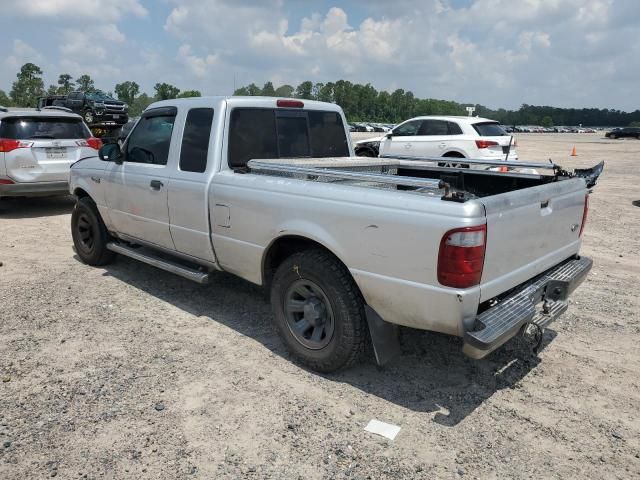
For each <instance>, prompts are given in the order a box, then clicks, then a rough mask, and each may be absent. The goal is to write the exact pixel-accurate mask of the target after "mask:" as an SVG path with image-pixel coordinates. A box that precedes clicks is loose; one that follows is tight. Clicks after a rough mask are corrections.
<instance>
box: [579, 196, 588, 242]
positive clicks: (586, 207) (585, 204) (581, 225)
mask: <svg viewBox="0 0 640 480" xmlns="http://www.w3.org/2000/svg"><path fill="white" fill-rule="evenodd" d="M588 213H589V194H588V193H587V194H586V195H585V197H584V210H583V211H582V224H580V233H579V234H578V236H579V237H581V236H582V232H583V231H584V225H585V223H587V214H588Z"/></svg>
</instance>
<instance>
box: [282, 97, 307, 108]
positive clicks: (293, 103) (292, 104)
mask: <svg viewBox="0 0 640 480" xmlns="http://www.w3.org/2000/svg"><path fill="white" fill-rule="evenodd" d="M276 104H277V105H278V106H279V107H283V108H304V103H303V102H301V101H300V100H282V99H281V100H278V101H277V102H276Z"/></svg>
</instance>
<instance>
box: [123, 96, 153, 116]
mask: <svg viewBox="0 0 640 480" xmlns="http://www.w3.org/2000/svg"><path fill="white" fill-rule="evenodd" d="M153 102H155V98H153V97H150V96H149V95H147V94H146V93H141V94H140V95H138V96H137V97H136V98H135V99H134V101H133V102H132V103H131V104H130V105H129V116H130V117H139V116H140V114H141V113H142V112H143V111H144V109H145V108H147V107H148V106H149V105H151V104H152V103H153Z"/></svg>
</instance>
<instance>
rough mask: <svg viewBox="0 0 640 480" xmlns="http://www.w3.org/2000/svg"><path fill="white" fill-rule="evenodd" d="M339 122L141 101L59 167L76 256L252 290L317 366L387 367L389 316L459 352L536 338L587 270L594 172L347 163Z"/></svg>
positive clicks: (231, 106) (255, 100) (318, 105)
mask: <svg viewBox="0 0 640 480" xmlns="http://www.w3.org/2000/svg"><path fill="white" fill-rule="evenodd" d="M346 125H347V124H346V121H345V117H344V114H343V112H342V110H341V109H340V107H338V106H337V105H333V104H328V103H322V102H314V101H307V100H304V101H301V100H296V99H276V98H266V97H202V98H189V99H179V100H166V101H162V102H157V103H154V104H152V105H151V106H150V107H149V108H147V110H145V112H143V114H142V116H141V118H140V120H139V121H138V122H137V123H136V125H135V127H134V128H133V130H132V132H131V133H130V134H129V136H128V137H127V139H126V141H125V142H124V144H123V145H122V147H120V146H119V145H117V144H108V145H105V146H103V147H102V148H101V149H100V151H99V153H98V156H96V157H92V158H87V159H84V160H82V161H79V162H77V163H76V164H74V165H73V166H72V168H71V175H70V192H71V193H72V194H73V195H75V196H76V198H77V203H76V205H75V207H74V210H73V213H72V217H71V233H72V237H73V242H74V246H75V249H76V252H77V254H78V256H79V257H80V258H81V259H82V260H83V261H84V262H86V263H87V264H90V265H96V266H97V265H105V264H108V263H109V262H111V261H112V260H113V259H114V256H115V255H116V254H120V255H124V256H127V257H130V258H133V259H136V260H139V261H142V262H145V263H147V264H150V265H153V266H155V267H158V268H161V269H164V270H167V271H169V272H173V273H175V274H178V275H181V276H183V277H185V278H188V279H190V280H193V281H195V282H199V283H206V282H207V281H208V280H209V278H210V275H211V273H212V272H214V271H216V270H222V271H226V272H230V273H232V274H235V275H237V276H239V277H242V278H244V279H246V280H248V281H249V282H253V283H255V284H258V285H263V286H265V287H266V288H268V289H269V290H270V296H271V303H272V308H273V314H274V323H275V326H276V328H277V331H278V333H279V335H280V336H281V338H282V340H283V342H284V343H285V345H286V346H287V348H288V349H289V350H290V351H291V352H292V353H293V354H294V356H295V357H297V358H298V359H299V360H300V361H301V362H302V363H304V364H305V365H307V366H309V367H311V368H312V369H315V370H318V371H323V372H330V371H334V370H337V369H341V368H345V367H347V366H349V365H351V364H353V363H354V362H355V361H357V360H358V359H359V358H360V357H361V356H362V354H363V352H364V351H365V346H366V345H367V344H368V343H369V342H370V343H371V344H372V346H373V351H374V353H375V356H376V360H377V361H378V363H380V364H383V363H385V362H387V361H388V360H389V359H391V358H393V356H394V355H396V354H397V353H398V350H399V348H398V338H397V326H398V325H403V326H408V327H413V328H417V329H425V330H431V331H437V332H443V333H446V334H450V335H456V336H459V337H462V339H463V351H464V352H465V353H466V354H467V355H469V356H471V357H473V358H482V357H484V356H485V355H487V354H488V353H490V352H491V351H493V350H495V349H496V348H498V347H499V346H501V345H502V344H504V343H505V342H506V341H508V340H509V339H510V338H512V337H514V336H516V335H518V334H522V333H524V334H528V335H532V336H533V337H534V338H535V337H537V338H541V334H542V330H543V329H544V328H545V327H546V326H547V325H548V324H549V323H550V322H552V321H553V320H554V319H556V318H557V317H558V316H559V315H561V314H562V313H563V312H564V311H565V310H566V309H567V306H568V297H569V295H570V294H571V293H572V292H573V290H574V289H575V288H576V287H577V286H578V285H579V284H580V283H581V282H582V281H583V280H584V279H585V277H586V275H587V273H588V272H589V270H590V268H591V264H592V262H591V260H589V259H588V258H585V257H581V256H580V255H579V250H580V245H581V237H582V232H583V229H584V225H585V221H586V217H587V200H588V196H589V193H590V189H591V187H593V186H594V185H595V183H596V180H597V178H598V176H599V175H600V173H601V171H602V169H603V164H600V165H597V166H596V167H594V168H592V169H584V170H575V171H573V172H569V171H566V170H563V169H562V168H561V167H559V166H558V165H555V164H553V163H527V162H522V161H519V162H512V163H509V162H504V161H503V160H496V161H492V160H473V159H466V160H465V162H467V163H475V162H477V163H479V164H481V165H485V166H491V165H495V164H498V165H504V164H505V163H506V164H508V165H509V167H512V168H511V169H510V170H509V171H504V172H503V171H500V172H497V171H491V170H485V169H469V168H457V167H450V166H447V167H442V166H438V162H439V161H441V158H420V159H416V158H413V157H399V156H396V157H392V158H363V157H355V156H354V152H353V145H352V142H351V139H350V136H349V133H348V128H347V126H346ZM521 167H522V168H530V169H536V172H537V171H538V170H540V171H547V170H548V173H544V174H542V173H535V174H533V173H520V172H519V171H518V168H521Z"/></svg>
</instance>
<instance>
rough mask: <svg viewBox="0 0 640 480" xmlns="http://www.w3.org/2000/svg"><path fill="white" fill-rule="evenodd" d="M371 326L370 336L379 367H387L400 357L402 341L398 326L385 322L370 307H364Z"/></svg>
mask: <svg viewBox="0 0 640 480" xmlns="http://www.w3.org/2000/svg"><path fill="white" fill-rule="evenodd" d="M364 311H365V314H366V315H367V324H368V325H369V334H370V335H371V343H372V344H373V352H374V353H375V355H376V362H377V363H378V365H380V366H382V365H386V364H387V363H389V362H390V361H391V360H393V359H394V358H395V357H398V356H400V341H399V340H398V326H397V325H394V324H393V323H389V322H385V321H384V320H383V319H382V318H380V315H378V313H377V312H376V311H375V310H374V309H373V308H371V307H370V306H369V305H365V306H364Z"/></svg>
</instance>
